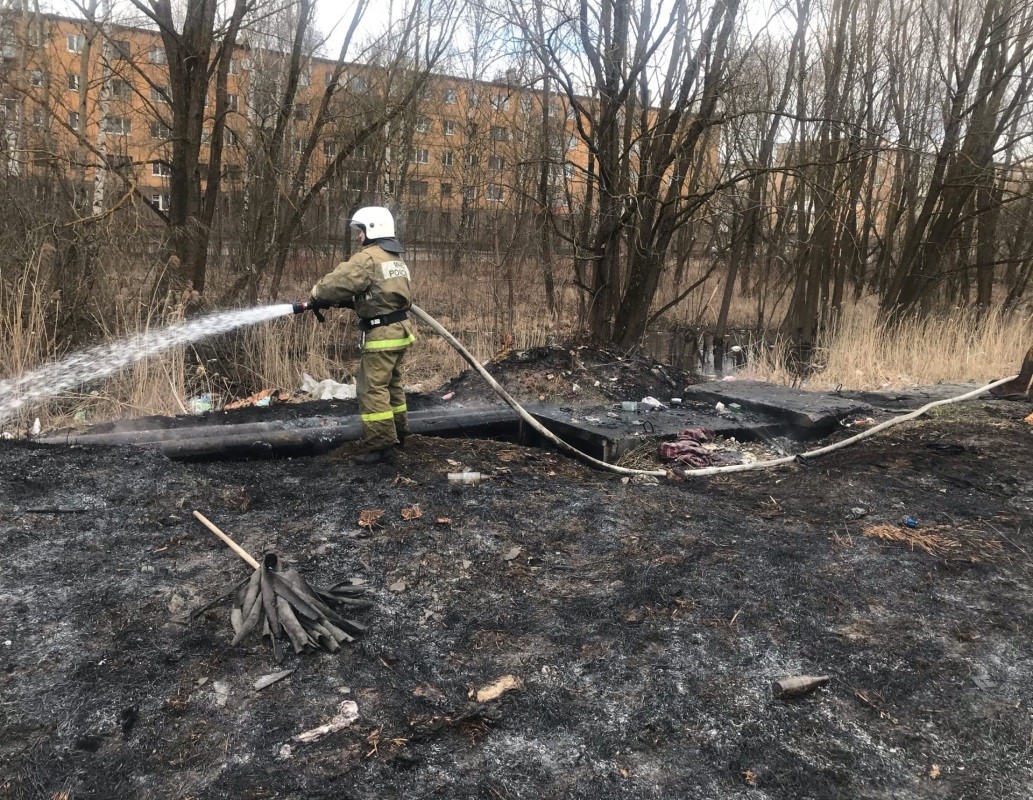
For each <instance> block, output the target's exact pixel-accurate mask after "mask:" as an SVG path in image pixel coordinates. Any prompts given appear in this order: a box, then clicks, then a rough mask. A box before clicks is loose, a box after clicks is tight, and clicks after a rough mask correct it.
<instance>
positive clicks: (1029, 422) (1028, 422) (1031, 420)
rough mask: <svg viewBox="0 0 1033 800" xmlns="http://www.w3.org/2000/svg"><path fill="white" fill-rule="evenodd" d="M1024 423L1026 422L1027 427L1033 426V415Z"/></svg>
mask: <svg viewBox="0 0 1033 800" xmlns="http://www.w3.org/2000/svg"><path fill="white" fill-rule="evenodd" d="M1022 421H1023V422H1025V423H1026V424H1027V425H1033V414H1030V415H1029V416H1028V417H1026V418H1025V419H1024V420H1022Z"/></svg>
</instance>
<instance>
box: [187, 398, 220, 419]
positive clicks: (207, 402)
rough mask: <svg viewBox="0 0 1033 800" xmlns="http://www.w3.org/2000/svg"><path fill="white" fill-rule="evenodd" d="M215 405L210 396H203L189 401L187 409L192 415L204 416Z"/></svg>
mask: <svg viewBox="0 0 1033 800" xmlns="http://www.w3.org/2000/svg"><path fill="white" fill-rule="evenodd" d="M214 405H215V403H214V401H213V400H212V396H211V395H210V394H201V395H198V396H197V397H191V398H190V399H189V400H187V408H188V409H189V410H190V413H191V414H204V413H205V412H206V411H211V410H212V408H213V407H214Z"/></svg>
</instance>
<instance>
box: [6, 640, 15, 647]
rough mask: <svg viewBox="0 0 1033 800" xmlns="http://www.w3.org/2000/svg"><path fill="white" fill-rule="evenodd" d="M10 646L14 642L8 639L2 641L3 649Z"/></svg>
mask: <svg viewBox="0 0 1033 800" xmlns="http://www.w3.org/2000/svg"><path fill="white" fill-rule="evenodd" d="M12 644H14V642H12V641H11V640H10V639H4V647H10V646H11V645H12Z"/></svg>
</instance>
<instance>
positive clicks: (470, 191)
mask: <svg viewBox="0 0 1033 800" xmlns="http://www.w3.org/2000/svg"><path fill="white" fill-rule="evenodd" d="M463 199H465V200H476V199H477V187H476V186H467V187H466V188H465V189H463Z"/></svg>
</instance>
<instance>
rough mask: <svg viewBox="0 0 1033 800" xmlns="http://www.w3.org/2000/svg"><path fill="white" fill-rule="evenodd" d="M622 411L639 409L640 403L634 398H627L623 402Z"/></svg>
mask: <svg viewBox="0 0 1033 800" xmlns="http://www.w3.org/2000/svg"><path fill="white" fill-rule="evenodd" d="M621 411H638V403H636V402H635V401H634V400H625V401H624V402H622V403H621Z"/></svg>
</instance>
